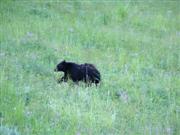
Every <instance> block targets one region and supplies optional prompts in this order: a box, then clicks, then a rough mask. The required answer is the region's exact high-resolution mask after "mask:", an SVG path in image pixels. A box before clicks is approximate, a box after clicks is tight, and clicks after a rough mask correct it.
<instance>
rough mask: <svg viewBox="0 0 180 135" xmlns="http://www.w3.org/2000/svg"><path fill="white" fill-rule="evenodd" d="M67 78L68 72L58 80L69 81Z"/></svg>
mask: <svg viewBox="0 0 180 135" xmlns="http://www.w3.org/2000/svg"><path fill="white" fill-rule="evenodd" d="M67 80H68V77H67V74H64V76H63V77H62V78H61V79H59V80H58V83H61V82H67Z"/></svg>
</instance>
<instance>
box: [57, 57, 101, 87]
mask: <svg viewBox="0 0 180 135" xmlns="http://www.w3.org/2000/svg"><path fill="white" fill-rule="evenodd" d="M54 71H55V72H60V71H62V72H64V76H63V77H62V78H61V79H60V80H59V82H63V81H64V82H66V81H67V80H68V79H72V81H73V82H76V83H77V82H79V81H84V82H85V83H88V84H91V83H95V84H96V85H97V84H98V83H99V82H100V80H101V75H100V72H99V71H98V70H97V69H96V67H95V66H94V65H92V64H88V63H85V64H80V65H79V64H76V63H73V62H66V61H65V60H64V61H62V62H60V63H59V64H58V65H57V66H56V68H55V70H54Z"/></svg>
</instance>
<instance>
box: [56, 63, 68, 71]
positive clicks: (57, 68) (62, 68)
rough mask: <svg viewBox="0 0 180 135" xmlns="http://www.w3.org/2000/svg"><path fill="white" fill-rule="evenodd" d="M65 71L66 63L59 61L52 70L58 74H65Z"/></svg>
mask: <svg viewBox="0 0 180 135" xmlns="http://www.w3.org/2000/svg"><path fill="white" fill-rule="evenodd" d="M65 70H66V61H65V60H63V61H61V62H60V63H59V64H58V65H57V66H56V68H55V69H54V71H55V72H60V71H63V72H65Z"/></svg>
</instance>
